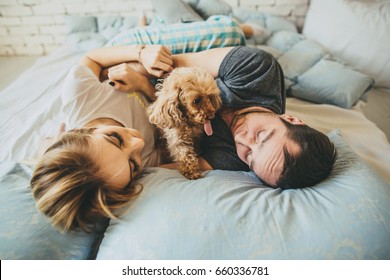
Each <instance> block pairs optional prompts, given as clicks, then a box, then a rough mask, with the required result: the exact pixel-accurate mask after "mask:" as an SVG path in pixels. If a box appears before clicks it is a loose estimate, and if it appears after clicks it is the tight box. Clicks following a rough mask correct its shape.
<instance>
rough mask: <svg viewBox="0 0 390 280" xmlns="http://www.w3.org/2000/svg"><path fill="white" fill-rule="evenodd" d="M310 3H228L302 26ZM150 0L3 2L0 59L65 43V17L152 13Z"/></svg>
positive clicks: (235, 0) (254, 0)
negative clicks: (267, 13) (271, 14)
mask: <svg viewBox="0 0 390 280" xmlns="http://www.w3.org/2000/svg"><path fill="white" fill-rule="evenodd" d="M161 1H164V0H161ZM309 1H310V0H225V2H227V3H228V4H229V5H230V6H232V7H241V8H246V9H254V10H258V11H263V12H269V13H273V14H276V15H280V16H284V17H286V18H289V19H291V20H293V21H295V22H296V23H297V25H298V26H299V27H301V26H302V25H303V22H304V18H305V15H306V11H307V7H308V3H309ZM152 9H153V7H152V5H151V3H150V0H0V56H18V55H45V54H48V53H50V52H51V51H52V50H54V49H56V48H57V47H59V46H60V45H61V44H62V43H63V42H64V40H65V37H66V28H65V20H64V16H65V15H71V14H75V15H102V14H117V15H134V14H140V13H141V12H142V11H144V12H145V13H146V14H151V13H152Z"/></svg>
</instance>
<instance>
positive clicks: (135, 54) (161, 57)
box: [80, 45, 173, 100]
mask: <svg viewBox="0 0 390 280" xmlns="http://www.w3.org/2000/svg"><path fill="white" fill-rule="evenodd" d="M128 62H132V63H133V64H134V63H137V64H138V65H137V64H136V65H133V66H135V68H134V67H129V65H127V64H126V63H128ZM80 63H81V64H82V65H85V66H87V67H88V68H90V69H91V70H92V72H93V73H94V74H95V75H96V76H97V77H98V78H99V79H100V78H101V77H105V75H107V76H108V78H109V79H110V80H111V83H110V84H111V85H112V86H113V87H115V88H116V89H117V90H120V91H123V92H132V91H137V90H139V91H141V92H143V93H144V94H145V95H146V96H147V97H149V98H150V99H151V100H153V99H154V98H155V95H154V94H155V91H156V90H155V88H154V87H153V86H152V85H151V84H150V83H149V80H148V79H147V77H146V75H145V74H147V73H145V70H146V71H147V72H148V73H149V74H151V75H153V76H157V77H161V76H162V75H163V74H164V73H165V72H169V71H171V70H172V64H173V61H172V57H171V52H170V51H169V50H168V49H167V48H166V47H164V46H161V45H148V46H142V45H129V46H118V47H107V48H99V49H94V50H92V51H89V52H88V53H87V54H86V55H85V56H84V57H83V58H82V60H81V62H80ZM118 64H119V65H118ZM141 64H142V65H141ZM112 66H113V67H112ZM139 66H141V67H139ZM108 67H110V68H109V70H108V72H107V73H106V72H105V71H103V70H104V69H107V68H108ZM132 68H133V69H143V70H144V71H134V70H133V69H132Z"/></svg>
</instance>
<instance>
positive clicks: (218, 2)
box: [184, 0, 232, 19]
mask: <svg viewBox="0 0 390 280" xmlns="http://www.w3.org/2000/svg"><path fill="white" fill-rule="evenodd" d="M184 1H185V2H187V3H189V4H190V6H191V7H192V8H193V9H194V10H195V11H196V12H197V13H198V14H199V15H200V16H201V17H203V18H204V19H208V18H209V17H211V16H213V15H225V16H229V15H231V13H232V7H231V6H230V5H229V4H228V3H226V2H225V1H223V0H184Z"/></svg>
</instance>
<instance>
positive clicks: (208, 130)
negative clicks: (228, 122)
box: [204, 121, 213, 136]
mask: <svg viewBox="0 0 390 280" xmlns="http://www.w3.org/2000/svg"><path fill="white" fill-rule="evenodd" d="M204 132H206V134H207V135H208V136H211V135H212V134H213V128H212V127H211V122H210V121H206V122H205V123H204Z"/></svg>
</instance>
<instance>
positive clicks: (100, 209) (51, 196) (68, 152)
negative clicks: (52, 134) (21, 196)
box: [30, 128, 142, 232]
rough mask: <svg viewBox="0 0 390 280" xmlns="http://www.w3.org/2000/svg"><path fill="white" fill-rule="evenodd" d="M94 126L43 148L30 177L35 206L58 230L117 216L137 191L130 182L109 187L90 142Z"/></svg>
mask: <svg viewBox="0 0 390 280" xmlns="http://www.w3.org/2000/svg"><path fill="white" fill-rule="evenodd" d="M93 130H94V129H93V128H91V129H77V130H73V131H69V132H67V133H65V134H63V136H62V137H61V138H60V140H58V141H57V142H56V143H54V144H53V145H52V146H51V147H49V148H48V149H47V151H46V152H45V154H44V155H43V157H42V159H41V160H40V162H39V163H38V165H37V166H36V168H35V170H34V173H33V176H32V178H31V182H30V183H31V189H32V193H33V196H34V198H35V200H36V205H37V208H38V209H39V210H40V211H41V212H42V213H44V214H45V215H46V216H48V217H49V218H50V219H51V221H52V224H53V225H54V226H55V227H57V228H59V229H60V230H61V231H68V230H74V229H77V228H81V229H83V230H84V231H86V232H89V231H90V230H91V226H93V225H94V224H96V222H98V221H99V220H100V219H101V218H103V217H107V218H117V217H118V215H119V213H120V210H121V209H122V208H123V206H125V205H126V204H127V203H128V202H129V201H130V200H132V199H134V198H135V197H136V196H137V195H138V194H139V193H140V192H141V191H142V186H141V187H140V188H137V186H136V185H134V184H133V183H132V182H130V183H129V185H128V186H126V187H124V188H123V189H118V188H112V187H110V186H109V185H108V184H107V182H106V180H105V178H104V176H103V174H102V173H101V172H100V170H99V166H98V165H97V164H96V161H95V160H94V153H95V154H96V151H94V150H93V149H92V148H91V147H90V145H89V141H91V138H92V137H91V134H92V131H93Z"/></svg>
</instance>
